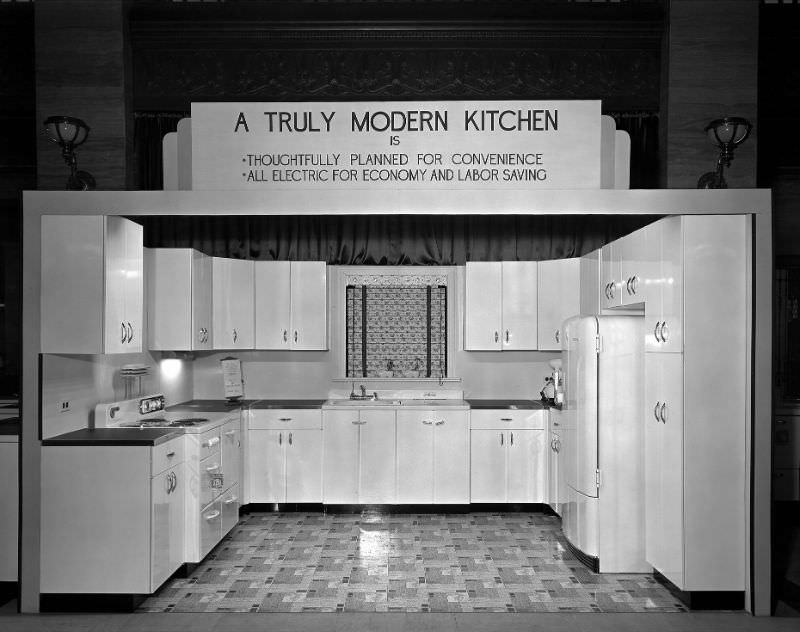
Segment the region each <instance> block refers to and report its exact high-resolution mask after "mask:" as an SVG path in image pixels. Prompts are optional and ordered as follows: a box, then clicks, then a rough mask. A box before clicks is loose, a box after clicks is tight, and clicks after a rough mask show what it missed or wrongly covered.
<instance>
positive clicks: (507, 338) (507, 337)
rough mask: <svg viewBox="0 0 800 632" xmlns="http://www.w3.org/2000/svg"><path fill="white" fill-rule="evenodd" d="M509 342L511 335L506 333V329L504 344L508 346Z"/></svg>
mask: <svg viewBox="0 0 800 632" xmlns="http://www.w3.org/2000/svg"><path fill="white" fill-rule="evenodd" d="M510 341H511V334H510V333H508V329H506V344H508V343H509V342H510Z"/></svg>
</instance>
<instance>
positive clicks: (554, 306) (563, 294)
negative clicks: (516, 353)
mask: <svg viewBox="0 0 800 632" xmlns="http://www.w3.org/2000/svg"><path fill="white" fill-rule="evenodd" d="M538 268H539V296H538V303H539V305H538V313H539V318H538V321H539V323H538V326H539V330H538V334H539V335H538V340H539V344H538V348H539V350H540V351H544V350H554V351H560V350H561V324H562V323H563V322H564V321H565V320H566V319H567V318H570V317H571V316H576V315H577V314H579V313H580V309H581V305H580V303H581V260H580V259H578V258H575V259H555V260H553V261H540V262H539V266H538Z"/></svg>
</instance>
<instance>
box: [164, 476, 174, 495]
mask: <svg viewBox="0 0 800 632" xmlns="http://www.w3.org/2000/svg"><path fill="white" fill-rule="evenodd" d="M164 491H165V492H167V494H171V493H172V472H170V473H169V474H167V476H166V478H164Z"/></svg>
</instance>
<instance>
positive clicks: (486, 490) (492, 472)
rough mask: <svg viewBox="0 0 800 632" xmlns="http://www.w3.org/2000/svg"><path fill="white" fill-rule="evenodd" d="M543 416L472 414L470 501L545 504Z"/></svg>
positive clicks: (527, 412) (505, 412) (534, 413)
mask: <svg viewBox="0 0 800 632" xmlns="http://www.w3.org/2000/svg"><path fill="white" fill-rule="evenodd" d="M545 416H546V412H545V411H543V410H537V411H530V410H513V411H509V410H496V411H487V410H480V411H473V413H472V418H471V425H472V430H471V438H470V482H471V491H470V500H471V502H473V503H541V502H544V500H545V483H546V480H547V479H546V463H547V453H546V452H545V436H546V433H547V431H546V430H545V427H544V420H545Z"/></svg>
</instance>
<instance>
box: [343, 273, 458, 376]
mask: <svg viewBox="0 0 800 632" xmlns="http://www.w3.org/2000/svg"><path fill="white" fill-rule="evenodd" d="M423 283H424V281H418V282H417V283H416V284H399V283H396V280H395V284H392V279H391V278H390V279H388V280H387V284H383V283H382V284H380V285H368V284H361V285H356V284H348V285H347V286H346V288H345V296H346V301H345V302H346V310H345V311H346V313H345V324H346V343H345V365H346V376H347V377H386V378H431V377H432V378H441V377H446V376H447V286H446V285H444V284H435V285H434V284H423Z"/></svg>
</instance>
